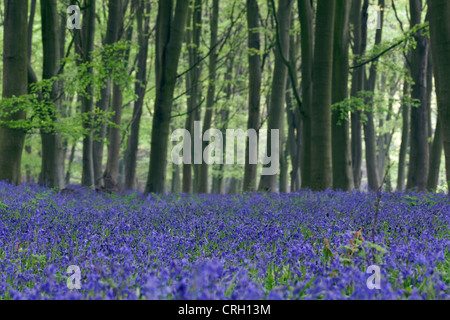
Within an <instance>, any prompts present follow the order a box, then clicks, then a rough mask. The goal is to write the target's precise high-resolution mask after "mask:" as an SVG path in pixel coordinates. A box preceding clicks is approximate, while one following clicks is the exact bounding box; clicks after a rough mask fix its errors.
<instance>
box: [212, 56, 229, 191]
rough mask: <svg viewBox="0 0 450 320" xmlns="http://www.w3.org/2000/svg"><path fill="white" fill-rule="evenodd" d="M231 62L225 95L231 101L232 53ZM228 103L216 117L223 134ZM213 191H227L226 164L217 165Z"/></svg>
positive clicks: (227, 117)
mask: <svg viewBox="0 0 450 320" xmlns="http://www.w3.org/2000/svg"><path fill="white" fill-rule="evenodd" d="M228 60H229V62H228V63H227V64H228V66H227V72H226V73H225V76H224V78H225V82H226V83H227V86H226V97H225V101H227V102H228V101H230V100H231V96H232V94H233V87H232V86H233V83H232V74H233V67H234V57H233V56H232V54H230V56H229V58H228ZM227 105H228V104H225V108H223V109H222V110H220V112H218V113H217V114H216V117H220V122H221V129H220V131H221V132H222V134H224V133H225V131H226V130H227V126H228V119H229V116H230V111H229V109H228V108H227ZM226 147H227V137H226V135H224V136H223V149H224V150H226ZM211 192H212V193H215V194H224V193H225V165H224V164H223V163H222V164H219V165H218V166H217V167H216V174H215V175H214V177H213V185H212V191H211Z"/></svg>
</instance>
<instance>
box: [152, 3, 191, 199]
mask: <svg viewBox="0 0 450 320" xmlns="http://www.w3.org/2000/svg"><path fill="white" fill-rule="evenodd" d="M172 7H173V0H159V6H158V18H157V27H156V100H155V112H154V116H153V127H152V142H151V154H150V169H149V174H148V180H147V185H146V188H145V192H146V193H151V192H155V193H163V192H165V188H166V169H167V149H168V142H169V141H168V140H169V129H170V116H171V112H172V102H173V93H174V90H175V84H176V77H177V69H178V60H179V57H180V53H181V46H182V44H183V38H184V31H185V28H186V19H187V13H188V1H186V0H177V3H176V8H175V15H174V17H173V19H172Z"/></svg>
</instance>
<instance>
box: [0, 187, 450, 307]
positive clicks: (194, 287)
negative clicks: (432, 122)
mask: <svg viewBox="0 0 450 320" xmlns="http://www.w3.org/2000/svg"><path fill="white" fill-rule="evenodd" d="M449 204H450V203H449V198H448V197H447V196H446V195H444V194H416V193H408V194H403V193H402V194H401V193H392V194H388V193H384V194H380V195H376V194H371V193H360V192H354V193H344V192H333V191H327V192H322V193H313V192H309V191H305V192H300V193H295V194H286V195H279V194H271V195H264V194H247V195H236V196H231V195H224V196H222V195H204V196H203V195H202V196H200V195H198V196H187V195H166V196H156V195H149V196H143V195H142V194H138V193H127V194H121V195H119V194H105V193H100V192H96V191H91V190H82V189H80V188H74V189H70V190H65V191H64V192H57V191H54V190H49V189H44V188H41V187H37V186H32V185H23V186H19V187H15V186H12V185H7V184H6V183H0V300H1V299H448V298H450V290H449V285H450V255H449V252H448V251H449V246H450V232H449V224H450V205H449ZM71 265H76V266H79V268H80V270H81V289H79V290H69V289H68V285H67V283H68V278H69V277H70V274H68V273H66V272H67V268H68V267H69V266H71ZM371 265H377V266H379V267H380V270H381V283H380V286H381V288H380V289H379V290H377V289H372V290H371V289H369V288H368V285H367V280H368V278H369V277H370V276H371V275H372V274H371V273H366V271H367V268H368V267H369V266H371Z"/></svg>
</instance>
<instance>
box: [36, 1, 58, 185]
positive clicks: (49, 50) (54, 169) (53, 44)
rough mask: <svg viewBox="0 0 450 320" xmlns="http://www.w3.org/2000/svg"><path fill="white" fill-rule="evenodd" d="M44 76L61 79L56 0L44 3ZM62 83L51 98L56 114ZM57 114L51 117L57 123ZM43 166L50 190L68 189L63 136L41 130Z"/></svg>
mask: <svg viewBox="0 0 450 320" xmlns="http://www.w3.org/2000/svg"><path fill="white" fill-rule="evenodd" d="M41 18H42V46H43V54H44V59H43V76H42V78H43V79H44V80H45V79H51V78H52V77H55V76H57V73H58V69H59V66H60V59H61V58H60V53H61V51H60V43H59V40H60V36H61V35H60V32H59V16H58V9H57V2H56V0H41ZM59 94H60V84H59V83H58V82H56V83H54V85H53V88H52V90H51V92H50V97H51V100H52V101H49V102H51V103H53V104H54V109H55V111H57V110H59V109H60V102H59V101H60V99H59V97H58V96H59ZM55 116H56V115H55V112H52V114H51V115H50V117H51V118H52V119H53V121H58V119H56V118H55ZM41 140H42V166H41V175H40V181H39V183H40V184H41V185H45V186H48V187H50V188H60V189H64V152H63V144H62V137H61V133H58V132H52V131H47V130H41Z"/></svg>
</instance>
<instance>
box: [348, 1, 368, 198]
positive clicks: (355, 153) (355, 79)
mask: <svg viewBox="0 0 450 320" xmlns="http://www.w3.org/2000/svg"><path fill="white" fill-rule="evenodd" d="M361 5H362V8H361ZM368 6H369V1H368V0H364V2H363V1H362V0H353V3H352V14H351V20H352V24H353V38H354V45H353V55H354V59H353V64H354V65H356V64H357V63H358V59H360V57H361V56H362V55H363V54H364V52H365V51H366V45H367V8H368ZM364 77H365V68H364V67H359V68H356V69H354V70H353V76H352V89H351V96H352V97H353V98H357V97H359V93H360V92H361V91H363V90H364ZM351 129H352V144H351V147H352V167H353V180H354V184H355V188H356V189H359V188H360V186H361V179H362V171H361V167H362V127H361V110H357V109H356V108H354V110H352V113H351Z"/></svg>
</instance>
